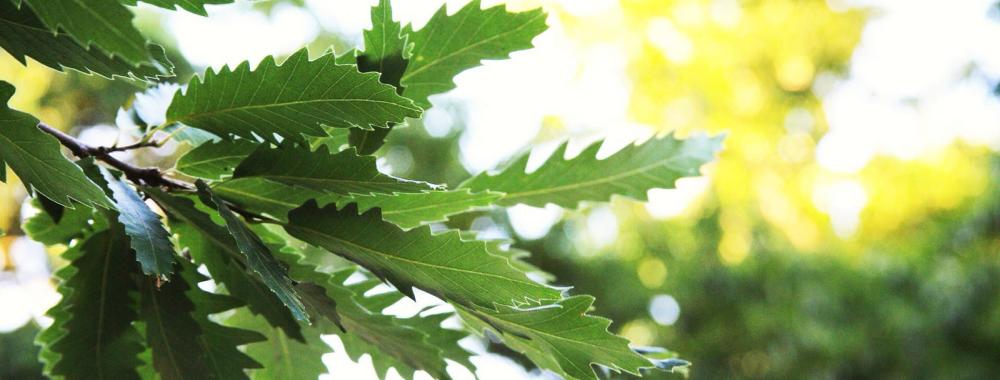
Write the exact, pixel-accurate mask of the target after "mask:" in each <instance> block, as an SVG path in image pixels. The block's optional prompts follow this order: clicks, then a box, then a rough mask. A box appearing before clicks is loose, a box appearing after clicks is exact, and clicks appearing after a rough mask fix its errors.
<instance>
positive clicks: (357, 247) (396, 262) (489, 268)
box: [285, 201, 561, 307]
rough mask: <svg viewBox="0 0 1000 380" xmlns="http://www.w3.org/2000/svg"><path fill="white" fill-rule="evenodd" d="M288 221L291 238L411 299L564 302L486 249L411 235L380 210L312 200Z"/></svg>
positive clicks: (424, 232) (424, 233) (449, 236)
mask: <svg viewBox="0 0 1000 380" xmlns="http://www.w3.org/2000/svg"><path fill="white" fill-rule="evenodd" d="M288 220H289V222H288V224H287V225H286V226H285V230H286V231H288V233H289V234H291V235H292V236H294V237H296V238H298V239H301V240H303V241H305V242H307V243H310V244H313V245H316V246H319V247H322V248H325V249H327V250H329V251H330V252H334V253H336V254H338V255H341V256H343V257H346V258H348V259H350V260H351V261H354V262H356V263H358V264H360V265H362V266H364V267H365V268H367V269H368V270H370V271H372V272H373V273H375V274H376V275H378V276H380V277H382V278H384V279H386V280H388V281H389V282H391V283H392V284H394V285H395V286H396V287H397V288H398V289H399V290H400V291H402V292H403V293H406V294H407V295H409V296H411V297H412V296H413V290H412V288H414V287H416V288H420V289H422V290H424V291H427V292H428V293H431V294H434V295H436V296H438V297H440V298H442V299H446V300H451V301H454V302H458V303H468V304H477V305H483V306H486V307H492V306H493V305H494V304H508V305H513V304H518V303H521V302H530V301H533V300H536V301H537V300H546V299H559V298H560V297H561V292H560V290H559V289H556V288H552V287H548V286H545V285H541V284H538V283H536V282H534V281H531V280H529V279H528V278H527V277H525V276H524V274H523V273H521V272H518V271H517V270H515V269H514V268H512V267H511V266H510V265H509V264H507V260H506V259H504V258H502V257H498V256H494V255H492V254H490V253H489V252H487V250H486V246H485V244H483V243H482V242H466V241H463V240H462V239H461V238H460V236H459V233H458V232H456V231H447V232H443V233H440V234H432V233H431V232H430V229H429V228H427V227H423V228H418V229H415V230H412V231H408V232H407V231H403V230H401V229H399V228H398V227H396V226H394V225H392V224H391V223H388V222H384V221H382V218H381V215H380V214H379V211H378V210H372V211H369V212H367V213H365V214H363V215H358V211H357V206H355V205H350V206H347V207H345V208H344V209H343V210H337V208H336V206H334V205H330V206H327V207H325V208H322V209H321V208H319V207H317V206H316V203H315V202H312V201H310V202H309V203H306V205H305V206H302V207H300V208H298V209H295V210H293V211H292V212H291V213H289V215H288Z"/></svg>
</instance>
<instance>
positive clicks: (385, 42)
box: [350, 0, 408, 155]
mask: <svg viewBox="0 0 1000 380" xmlns="http://www.w3.org/2000/svg"><path fill="white" fill-rule="evenodd" d="M371 19H372V28H371V29H370V30H365V31H364V37H365V51H364V53H362V54H359V55H357V56H356V57H355V60H356V61H357V64H358V70H359V71H361V72H363V73H366V72H377V73H379V81H381V82H382V83H385V84H389V85H392V86H393V87H395V88H396V93H399V94H402V92H403V87H402V86H400V84H399V80H400V79H401V78H402V77H403V72H405V71H406V65H407V63H408V61H407V60H406V56H407V55H406V53H405V49H406V45H407V44H406V36H405V35H402V34H401V33H402V26H401V25H400V24H399V23H398V22H396V21H395V20H393V19H392V7H391V6H390V4H389V0H380V1H379V3H378V5H377V6H375V7H372V10H371ZM393 126H394V125H393V124H389V127H388V128H379V129H375V130H371V131H366V130H363V129H357V128H353V129H351V132H350V133H351V136H350V143H351V145H352V146H354V147H355V148H356V149H357V150H358V153H360V154H366V155H367V154H372V153H375V151H377V150H378V148H379V147H381V146H382V144H383V143H384V142H385V136H386V135H388V134H389V131H390V130H391V129H392V128H393Z"/></svg>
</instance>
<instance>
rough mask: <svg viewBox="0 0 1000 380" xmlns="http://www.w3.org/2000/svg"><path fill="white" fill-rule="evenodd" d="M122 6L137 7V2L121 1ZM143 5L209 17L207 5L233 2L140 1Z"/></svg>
mask: <svg viewBox="0 0 1000 380" xmlns="http://www.w3.org/2000/svg"><path fill="white" fill-rule="evenodd" d="M120 1H121V2H122V4H126V5H136V3H137V1H136V0H120ZM140 1H142V2H143V3H146V4H151V5H155V6H158V7H160V8H164V9H169V10H175V9H177V8H178V7H179V8H183V9H184V10H186V11H188V12H191V13H194V14H199V15H202V16H208V12H206V11H205V5H207V4H229V3H232V2H233V0H140Z"/></svg>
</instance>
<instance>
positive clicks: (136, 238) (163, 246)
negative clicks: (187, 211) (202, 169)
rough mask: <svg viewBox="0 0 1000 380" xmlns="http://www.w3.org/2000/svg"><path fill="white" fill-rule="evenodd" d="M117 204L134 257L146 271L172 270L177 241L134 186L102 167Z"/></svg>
mask: <svg viewBox="0 0 1000 380" xmlns="http://www.w3.org/2000/svg"><path fill="white" fill-rule="evenodd" d="M101 173H103V174H104V180H105V181H107V183H108V188H109V189H111V192H112V196H113V197H114V199H115V204H116V205H117V206H118V207H117V210H118V222H120V223H121V224H122V225H124V226H125V234H126V235H128V237H129V241H130V242H131V243H130V244H131V246H132V250H134V251H135V258H136V260H138V261H139V264H140V266H141V267H142V272H143V273H145V274H147V275H150V274H151V275H157V276H163V277H165V276H166V275H168V274H170V273H171V272H172V271H173V265H174V244H173V243H171V242H170V234H168V233H167V230H166V229H165V228H163V222H161V221H160V217H159V216H157V215H156V213H154V212H153V210H151V209H150V208H149V206H147V205H146V202H143V200H142V198H140V197H139V193H137V192H136V191H135V189H133V188H132V187H131V186H129V185H128V184H127V183H125V182H124V181H122V180H121V179H118V178H115V177H114V176H113V175H111V172H110V171H108V170H107V169H103V168H102V169H101Z"/></svg>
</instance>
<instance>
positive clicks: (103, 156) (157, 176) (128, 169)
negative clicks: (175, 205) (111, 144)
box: [38, 122, 194, 190]
mask: <svg viewBox="0 0 1000 380" xmlns="http://www.w3.org/2000/svg"><path fill="white" fill-rule="evenodd" d="M38 129H41V130H42V131H43V132H45V133H48V134H50V135H52V136H55V138H56V140H59V143H60V144H62V145H63V146H65V147H66V148H68V149H69V150H70V152H73V155H75V156H77V157H80V158H87V157H94V158H96V159H98V160H101V161H104V163H106V164H108V165H110V166H112V167H114V168H115V169H118V170H121V171H122V173H125V176H126V177H128V179H130V180H132V181H133V182H135V183H137V184H144V185H148V186H164V187H168V188H174V189H184V190H194V187H193V186H191V185H190V184H188V183H185V182H181V181H178V180H175V179H172V178H168V177H165V176H164V175H163V173H162V172H160V169H157V168H142V167H138V166H135V165H132V164H130V163H127V162H124V161H121V160H119V159H117V158H114V157H112V156H111V152H117V151H123V150H128V149H136V148H141V147H143V146H153V145H155V144H133V145H129V146H125V147H120V148H107V147H92V146H90V145H87V144H85V143H84V142H83V141H80V140H78V139H77V138H75V137H73V136H70V135H68V134H66V133H64V132H63V131H60V130H58V129H55V128H53V127H51V126H49V125H48V124H45V123H42V122H39V123H38Z"/></svg>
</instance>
